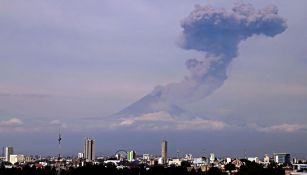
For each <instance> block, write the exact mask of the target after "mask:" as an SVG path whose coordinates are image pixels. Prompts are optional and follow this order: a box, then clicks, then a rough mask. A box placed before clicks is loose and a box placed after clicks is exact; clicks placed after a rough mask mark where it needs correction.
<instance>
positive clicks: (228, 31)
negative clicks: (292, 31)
mask: <svg viewBox="0 0 307 175" xmlns="http://www.w3.org/2000/svg"><path fill="white" fill-rule="evenodd" d="M181 27H182V29H183V30H182V33H181V35H180V38H179V46H180V47H181V48H183V49H186V50H196V51H200V52H203V53H204V57H203V58H198V59H196V58H193V59H189V60H187V61H186V67H187V69H188V70H189V72H190V74H189V75H188V76H186V77H185V78H184V80H182V81H181V82H178V83H171V84H168V85H165V86H158V87H156V88H155V89H154V90H153V92H152V93H151V94H149V95H147V96H145V97H144V98H143V99H141V100H140V101H142V100H144V99H146V103H147V104H150V106H154V108H150V109H151V110H148V111H147V112H156V111H159V110H162V111H163V110H165V111H168V110H169V108H170V107H172V106H176V108H177V107H178V106H181V105H184V104H185V103H189V102H191V101H197V100H200V99H203V98H205V97H207V96H208V95H210V94H211V93H213V92H214V91H215V90H216V89H218V88H219V87H221V86H222V85H223V83H224V81H225V80H226V79H227V75H226V71H227V67H228V66H229V64H230V63H231V61H232V60H233V58H235V57H236V56H237V55H238V46H239V44H240V42H241V41H244V40H246V39H248V38H249V37H251V36H254V35H263V36H267V37H274V36H276V35H278V34H280V33H282V32H283V31H285V30H286V28H287V25H286V20H285V19H283V18H282V17H280V16H279V15H278V9H277V7H275V6H268V7H266V8H264V9H262V10H256V9H255V8H254V7H253V6H252V5H250V4H237V5H236V6H235V7H234V8H233V9H232V10H229V11H227V10H225V9H223V8H214V7H211V6H200V5H196V6H195V9H194V10H193V11H192V12H191V13H190V14H189V15H188V16H187V17H186V18H185V19H183V20H182V22H181ZM149 99H154V100H152V101H151V102H149V101H150V100H149ZM140 101H139V102H140ZM138 105H140V104H138V102H136V103H134V104H132V105H131V106H129V107H128V108H126V109H124V110H123V111H125V112H128V111H129V110H130V109H132V108H133V107H136V106H138ZM141 113H144V112H141Z"/></svg>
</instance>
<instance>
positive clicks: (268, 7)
mask: <svg viewBox="0 0 307 175" xmlns="http://www.w3.org/2000/svg"><path fill="white" fill-rule="evenodd" d="M305 5H307V3H306V2H305V1H296V2H295V3H293V2H284V1H278V0H272V1H246V3H238V2H237V1H235V0H233V1H211V0H207V1H206V0H192V1H184V0H179V1H175V0H171V1H167V2H165V1H162V0H158V1H155V2H151V1H148V0H145V1H141V0H136V1H131V0H125V1H119V0H115V1H108V0H106V1H90V2H82V1H76V2H75V1H65V2H60V1H45V2H41V1H36V0H33V1H30V2H18V1H1V2H0V16H1V19H0V23H1V26H2V28H1V29H0V31H1V32H0V36H1V38H2V40H1V42H0V51H1V52H0V63H1V64H0V81H1V84H0V140H1V145H0V146H8V145H11V146H13V147H14V148H15V149H16V150H14V151H16V152H26V153H31V154H32V153H34V152H37V153H38V154H56V153H57V136H58V133H57V132H58V129H59V128H61V132H62V135H61V136H62V137H63V140H61V144H62V146H63V148H62V149H63V150H62V151H63V154H71V153H76V152H82V150H83V147H82V144H80V143H82V139H83V138H85V137H88V136H90V137H93V138H94V139H95V147H96V152H97V153H101V154H109V153H112V152H115V151H116V150H118V149H125V150H137V151H139V152H142V153H147V152H153V153H155V154H159V152H160V150H159V149H157V148H159V147H160V146H161V145H160V142H161V140H167V141H168V143H170V144H169V145H168V149H167V150H168V153H169V154H170V155H176V152H177V150H180V152H182V153H187V154H188V153H192V154H195V155H201V154H202V153H203V152H205V153H207V154H208V155H209V153H211V152H214V153H220V154H221V155H243V154H244V152H245V151H247V152H248V153H249V154H250V155H264V154H265V153H274V152H289V153H291V155H301V156H307V151H306V149H305V148H306V146H307V141H306V139H304V138H305V135H306V134H307V119H306V114H307V71H306V70H307V69H306V68H307V64H306V63H307V62H306V49H305V47H306V46H305V45H306V44H305V40H306V38H307V32H306V31H307V30H306V28H307V24H305V23H304V22H305V20H306V17H307V15H306V13H304V11H305V9H304V8H303V7H304V6H305ZM122 7H125V8H122ZM214 15H216V16H218V17H216V16H214ZM225 26H227V27H228V28H227V27H226V28H225ZM199 31H200V32H199ZM198 32H199V33H198ZM159 145H160V146H159ZM96 155H97V154H96Z"/></svg>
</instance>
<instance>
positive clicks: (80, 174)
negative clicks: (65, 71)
mask: <svg viewBox="0 0 307 175" xmlns="http://www.w3.org/2000/svg"><path fill="white" fill-rule="evenodd" d="M227 174H228V173H225V172H222V171H221V170H220V169H218V168H215V167H213V168H210V169H209V170H208V171H207V172H201V171H200V169H198V170H195V169H192V170H191V171H188V170H187V168H186V167H183V166H179V167H175V166H171V167H168V168H164V167H163V166H154V167H150V169H148V170H147V169H146V167H145V166H142V165H140V166H138V167H131V168H123V169H117V168H116V166H114V165H112V164H108V165H86V166H83V167H78V168H70V169H68V170H61V175H227ZM233 174H234V175H285V172H284V170H283V169H282V168H281V167H273V166H271V167H268V168H263V166H261V165H259V164H257V163H253V162H248V163H247V164H245V165H243V166H241V167H240V169H239V172H237V173H233ZM0 175H57V171H56V169H55V168H51V167H48V166H47V167H45V168H43V169H40V168H38V169H37V168H35V167H30V166H27V165H26V166H24V167H23V168H4V167H1V168H0Z"/></svg>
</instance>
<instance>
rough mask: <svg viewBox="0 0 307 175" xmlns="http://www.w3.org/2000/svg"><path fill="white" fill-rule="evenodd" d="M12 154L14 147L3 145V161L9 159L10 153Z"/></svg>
mask: <svg viewBox="0 0 307 175" xmlns="http://www.w3.org/2000/svg"><path fill="white" fill-rule="evenodd" d="M12 154H14V149H13V147H11V146H7V147H5V161H7V162H9V161H10V155H12Z"/></svg>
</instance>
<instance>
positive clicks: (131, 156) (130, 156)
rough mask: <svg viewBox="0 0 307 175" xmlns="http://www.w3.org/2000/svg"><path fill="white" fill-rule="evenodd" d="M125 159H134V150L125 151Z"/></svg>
mask: <svg viewBox="0 0 307 175" xmlns="http://www.w3.org/2000/svg"><path fill="white" fill-rule="evenodd" d="M127 159H128V161H130V162H131V161H133V160H135V159H136V153H135V151H128V152H127Z"/></svg>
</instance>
